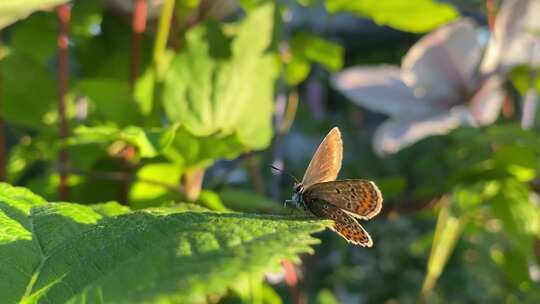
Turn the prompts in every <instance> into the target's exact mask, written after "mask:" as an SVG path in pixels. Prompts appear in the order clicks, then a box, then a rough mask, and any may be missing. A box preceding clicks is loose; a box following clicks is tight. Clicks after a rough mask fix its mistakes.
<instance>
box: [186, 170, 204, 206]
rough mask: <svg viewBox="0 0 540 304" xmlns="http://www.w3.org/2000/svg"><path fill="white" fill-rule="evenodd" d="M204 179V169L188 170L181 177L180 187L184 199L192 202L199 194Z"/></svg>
mask: <svg viewBox="0 0 540 304" xmlns="http://www.w3.org/2000/svg"><path fill="white" fill-rule="evenodd" d="M203 178H204V169H190V170H187V171H186V173H184V175H183V176H182V186H183V189H184V194H185V195H186V199H187V200H188V201H190V202H194V201H196V200H197V198H199V194H201V188H202V183H203Z"/></svg>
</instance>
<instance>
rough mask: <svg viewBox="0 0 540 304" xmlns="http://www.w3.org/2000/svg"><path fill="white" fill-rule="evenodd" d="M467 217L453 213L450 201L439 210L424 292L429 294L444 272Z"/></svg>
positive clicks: (423, 287) (423, 286)
mask: <svg viewBox="0 0 540 304" xmlns="http://www.w3.org/2000/svg"><path fill="white" fill-rule="evenodd" d="M464 225H465V219H464V218H463V217H462V216H457V215H455V214H453V212H452V210H451V205H450V204H449V202H445V205H444V206H443V207H442V209H441V210H440V211H439V216H438V218H437V227H436V228H435V235H434V237H433V244H432V245H431V252H430V254H429V260H428V264H427V273H426V276H425V278H424V283H423V284H422V293H423V294H424V295H429V293H430V292H431V290H432V289H433V287H434V286H435V283H436V282H437V280H438V279H439V277H440V276H441V274H442V271H443V269H444V267H445V266H446V263H447V262H448V259H449V258H450V255H451V254H452V252H453V251H454V247H455V245H456V243H457V241H458V239H459V236H460V235H461V232H462V231H463V227H464Z"/></svg>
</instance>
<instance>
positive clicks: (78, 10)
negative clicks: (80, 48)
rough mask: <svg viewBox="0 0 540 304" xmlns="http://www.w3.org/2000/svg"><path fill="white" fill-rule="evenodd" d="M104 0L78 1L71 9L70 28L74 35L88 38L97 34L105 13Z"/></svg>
mask: <svg viewBox="0 0 540 304" xmlns="http://www.w3.org/2000/svg"><path fill="white" fill-rule="evenodd" d="M103 3H104V2H103V1H77V3H76V5H73V8H72V10H71V20H70V23H69V29H70V31H71V34H72V36H73V37H81V38H87V37H92V36H94V35H96V34H97V30H98V29H99V27H100V26H101V21H102V15H103Z"/></svg>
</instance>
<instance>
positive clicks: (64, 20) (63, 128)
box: [56, 4, 71, 200]
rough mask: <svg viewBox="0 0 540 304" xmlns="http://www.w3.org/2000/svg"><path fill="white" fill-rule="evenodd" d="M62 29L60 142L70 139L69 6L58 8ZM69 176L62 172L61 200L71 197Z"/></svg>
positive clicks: (64, 162) (64, 161)
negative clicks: (68, 104)
mask: <svg viewBox="0 0 540 304" xmlns="http://www.w3.org/2000/svg"><path fill="white" fill-rule="evenodd" d="M56 14H57V16H58V22H59V24H60V28H59V31H58V117H59V119H60V126H59V137H60V141H63V140H65V139H66V138H67V137H68V132H69V129H68V122H67V117H66V95H67V91H68V87H69V49H68V47H69V40H68V30H69V27H68V25H69V20H70V18H71V8H70V7H69V5H68V4H62V5H59V6H58V7H57V8H56ZM59 161H60V167H61V168H65V167H67V166H68V162H69V154H68V151H67V149H66V148H62V149H61V150H60V155H59ZM67 179H68V175H67V174H66V173H65V171H64V170H60V186H59V188H58V196H59V198H60V199H61V200H67V199H68V195H69V189H68V183H67Z"/></svg>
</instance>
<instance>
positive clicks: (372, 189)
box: [303, 179, 383, 219]
mask: <svg viewBox="0 0 540 304" xmlns="http://www.w3.org/2000/svg"><path fill="white" fill-rule="evenodd" d="M303 197H304V200H306V201H311V200H314V199H315V198H317V199H321V200H324V201H326V202H329V203H330V204H332V205H334V206H336V207H337V208H340V209H344V210H346V211H347V212H348V213H350V214H351V215H353V216H355V217H358V218H361V219H370V218H372V217H374V216H375V215H377V214H378V213H379V212H380V211H381V207H382V201H383V199H382V195H381V192H380V190H379V188H378V187H377V185H375V183H373V182H372V181H368V180H363V179H350V180H339V181H331V182H324V183H317V184H314V185H312V186H311V187H309V188H307V189H306V190H305V191H304V193H303Z"/></svg>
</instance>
